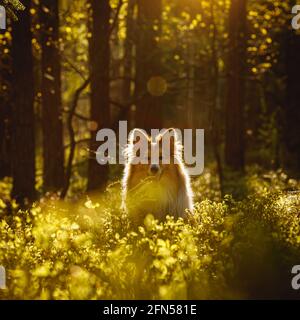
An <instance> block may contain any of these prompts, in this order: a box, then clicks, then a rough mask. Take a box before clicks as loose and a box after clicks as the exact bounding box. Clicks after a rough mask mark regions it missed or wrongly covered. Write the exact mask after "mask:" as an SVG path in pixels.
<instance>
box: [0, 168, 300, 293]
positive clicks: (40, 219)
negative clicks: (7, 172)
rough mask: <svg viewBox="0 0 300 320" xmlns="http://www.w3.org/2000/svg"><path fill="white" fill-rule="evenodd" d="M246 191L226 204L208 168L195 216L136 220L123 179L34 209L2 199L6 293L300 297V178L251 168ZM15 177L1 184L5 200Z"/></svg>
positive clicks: (0, 241)
mask: <svg viewBox="0 0 300 320" xmlns="http://www.w3.org/2000/svg"><path fill="white" fill-rule="evenodd" d="M243 184H244V185H246V186H247V192H248V194H247V195H246V196H245V197H244V198H243V199H242V200H240V201H237V200H234V199H233V197H232V196H229V195H226V196H225V197H224V198H223V199H222V200H221V199H220V196H219V194H218V191H217V188H214V186H215V187H216V182H215V181H213V175H212V174H211V173H210V172H206V173H204V174H203V175H202V176H201V177H200V178H199V179H198V180H196V181H194V182H193V186H194V191H195V200H196V201H197V202H196V205H195V212H194V214H193V215H189V217H188V218H187V219H186V220H185V221H184V220H182V219H179V220H174V218H172V217H171V216H168V218H167V219H166V221H162V222H159V221H156V220H155V219H154V218H153V216H152V215H151V212H150V210H149V215H147V216H146V217H145V220H144V223H143V224H142V225H140V226H132V225H131V221H130V219H129V218H128V217H127V216H126V214H125V213H124V212H122V211H121V210H120V185H119V184H118V183H115V184H112V185H111V186H110V187H108V188H107V190H106V192H105V193H104V195H101V196H97V195H95V196H94V197H87V196H83V197H82V198H81V199H77V200H76V201H75V200H74V199H73V200H72V199H69V200H68V201H64V202H61V201H59V200H57V199H56V198H55V197H54V196H49V197H45V198H43V199H41V200H40V201H39V202H36V203H34V204H33V205H32V206H31V207H30V208H29V209H27V210H19V209H18V207H17V206H16V205H15V204H13V203H9V205H8V202H7V201H4V200H0V215H1V220H0V265H3V266H5V267H6V271H7V288H6V289H5V290H0V299H249V298H258V299H260V298H297V297H299V294H298V293H297V291H295V290H292V288H291V279H292V274H291V269H292V267H293V266H294V265H295V264H300V221H299V217H300V194H299V193H297V192H296V190H298V189H297V188H299V182H297V181H296V180H292V179H289V178H288V177H287V176H286V175H285V174H284V173H283V172H268V173H265V174H264V175H258V174H256V173H255V172H252V173H251V172H249V173H248V175H247V178H246V179H245V181H244V182H243ZM7 185H8V183H1V189H0V191H1V195H2V199H5V197H7V194H8V190H7Z"/></svg>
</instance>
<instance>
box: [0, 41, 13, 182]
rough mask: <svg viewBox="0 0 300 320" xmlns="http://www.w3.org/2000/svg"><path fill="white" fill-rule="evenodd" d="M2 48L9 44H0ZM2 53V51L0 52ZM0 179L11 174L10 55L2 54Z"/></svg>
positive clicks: (0, 70)
mask: <svg viewBox="0 0 300 320" xmlns="http://www.w3.org/2000/svg"><path fill="white" fill-rule="evenodd" d="M1 46H2V48H1V51H2V49H5V47H7V48H9V49H11V48H10V46H4V45H3V44H2V45H1ZM1 54H2V53H1ZM0 72H1V78H0V88H2V90H1V94H0V179H1V178H4V177H8V176H11V116H12V114H11V111H12V110H11V108H12V106H11V102H12V101H11V99H12V94H11V83H12V79H11V56H10V53H9V54H3V57H1V62H0Z"/></svg>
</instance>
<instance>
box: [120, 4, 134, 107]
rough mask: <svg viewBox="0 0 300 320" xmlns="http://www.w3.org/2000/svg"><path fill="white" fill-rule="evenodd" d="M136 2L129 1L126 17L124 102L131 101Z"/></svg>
mask: <svg viewBox="0 0 300 320" xmlns="http://www.w3.org/2000/svg"><path fill="white" fill-rule="evenodd" d="M135 4H136V0H128V7H127V16H126V39H125V43H124V79H123V87H122V95H123V101H124V102H125V103H127V102H128V101H129V100H130V99H131V78H132V66H133V64H132V62H133V61H132V56H133V45H134V8H135Z"/></svg>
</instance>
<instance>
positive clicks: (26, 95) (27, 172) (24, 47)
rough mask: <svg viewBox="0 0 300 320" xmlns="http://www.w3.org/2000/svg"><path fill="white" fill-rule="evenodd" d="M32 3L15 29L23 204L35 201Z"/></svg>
mask: <svg viewBox="0 0 300 320" xmlns="http://www.w3.org/2000/svg"><path fill="white" fill-rule="evenodd" d="M30 2H31V1H29V0H24V1H23V4H24V5H25V7H26V9H25V10H24V11H23V12H22V13H21V14H20V15H19V21H16V22H13V26H12V75H13V81H12V83H13V109H12V111H13V112H12V175H13V189H12V196H13V197H14V198H15V199H17V201H18V202H20V203H23V202H24V200H25V198H28V199H33V198H34V197H35V130H34V75H33V70H34V68H33V67H34V66H33V56H32V47H31V39H32V34H31V30H30V27H31V18H30Z"/></svg>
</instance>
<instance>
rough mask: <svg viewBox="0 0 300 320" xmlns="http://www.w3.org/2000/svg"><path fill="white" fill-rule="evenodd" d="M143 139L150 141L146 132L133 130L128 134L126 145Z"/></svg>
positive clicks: (137, 129)
mask: <svg viewBox="0 0 300 320" xmlns="http://www.w3.org/2000/svg"><path fill="white" fill-rule="evenodd" d="M143 137H144V138H146V139H147V141H150V137H149V136H148V134H147V132H146V131H145V130H143V129H139V128H135V129H133V130H132V131H131V132H130V133H129V137H128V143H129V144H134V143H135V142H137V141H139V140H140V139H142V138H143ZM137 139H138V140H137Z"/></svg>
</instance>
